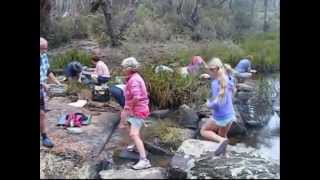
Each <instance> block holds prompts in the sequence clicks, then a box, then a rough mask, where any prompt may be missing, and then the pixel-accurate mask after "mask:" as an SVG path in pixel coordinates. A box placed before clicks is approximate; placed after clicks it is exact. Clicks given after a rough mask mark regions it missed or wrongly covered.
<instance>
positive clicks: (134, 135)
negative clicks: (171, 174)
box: [129, 126, 147, 159]
mask: <svg viewBox="0 0 320 180" xmlns="http://www.w3.org/2000/svg"><path fill="white" fill-rule="evenodd" d="M129 135H130V137H131V139H132V140H133V142H134V144H135V145H136V147H137V150H138V152H139V154H140V158H141V159H146V157H147V156H146V151H145V149H144V145H143V142H142V140H141V138H140V132H139V129H138V128H135V127H133V126H130V134H129Z"/></svg>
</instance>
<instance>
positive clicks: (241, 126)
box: [228, 106, 248, 137]
mask: <svg viewBox="0 0 320 180" xmlns="http://www.w3.org/2000/svg"><path fill="white" fill-rule="evenodd" d="M234 111H235V112H236V118H237V119H236V120H235V121H234V122H233V123H232V125H231V127H230V130H229V133H228V136H229V137H234V136H239V135H240V136H244V135H246V134H247V133H248V130H247V128H246V125H245V123H244V122H243V119H242V117H241V115H240V112H239V110H238V108H237V106H234Z"/></svg>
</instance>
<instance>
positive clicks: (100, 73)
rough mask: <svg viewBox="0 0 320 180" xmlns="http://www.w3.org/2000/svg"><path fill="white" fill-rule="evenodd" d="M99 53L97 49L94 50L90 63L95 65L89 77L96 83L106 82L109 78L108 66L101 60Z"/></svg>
mask: <svg viewBox="0 0 320 180" xmlns="http://www.w3.org/2000/svg"><path fill="white" fill-rule="evenodd" d="M99 55H100V52H99V51H98V50H96V51H94V53H93V56H92V59H91V63H92V64H94V65H95V66H96V67H95V69H94V72H93V73H92V75H91V78H92V79H94V81H95V82H96V83H97V84H98V85H101V84H104V83H106V82H108V80H109V79H110V72H109V69H108V66H107V65H106V64H105V63H104V62H103V61H101V59H100V57H99Z"/></svg>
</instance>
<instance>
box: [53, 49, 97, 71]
mask: <svg viewBox="0 0 320 180" xmlns="http://www.w3.org/2000/svg"><path fill="white" fill-rule="evenodd" d="M74 60H77V61H79V62H80V63H81V64H82V65H85V66H90V63H91V55H90V54H88V53H86V52H83V51H77V50H70V51H67V52H66V53H64V54H61V55H57V56H55V57H53V58H52V59H51V61H50V67H51V69H64V68H65V67H66V65H67V64H68V63H70V62H71V61H74Z"/></svg>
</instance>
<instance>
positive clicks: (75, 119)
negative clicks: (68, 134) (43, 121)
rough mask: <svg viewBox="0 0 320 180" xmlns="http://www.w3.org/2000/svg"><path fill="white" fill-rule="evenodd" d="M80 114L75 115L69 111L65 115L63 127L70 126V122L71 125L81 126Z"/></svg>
mask: <svg viewBox="0 0 320 180" xmlns="http://www.w3.org/2000/svg"><path fill="white" fill-rule="evenodd" d="M81 118H82V116H81V115H77V114H76V113H69V114H68V115H67V116H66V122H65V127H70V125H71V123H73V127H81Z"/></svg>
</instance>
